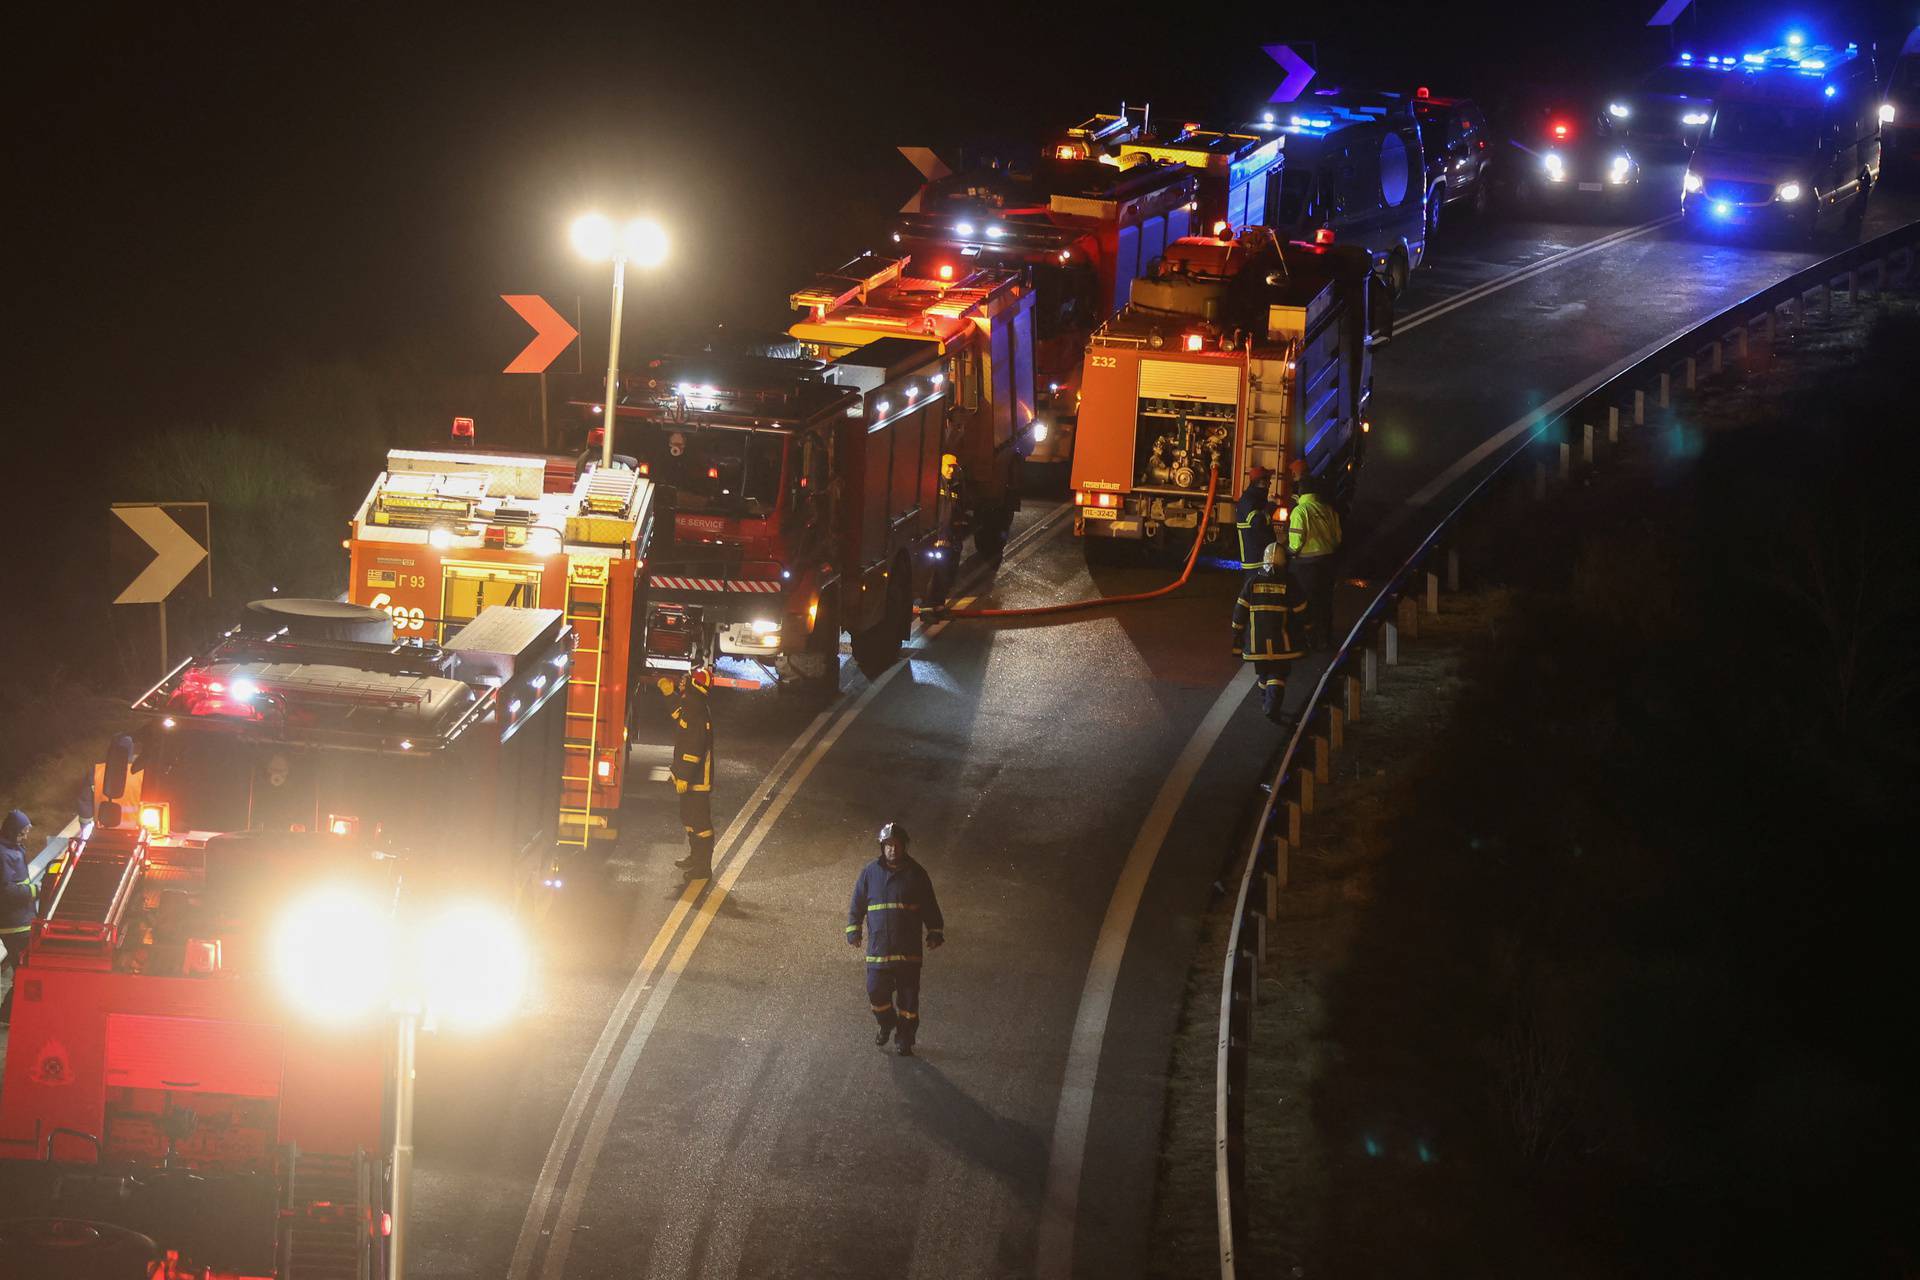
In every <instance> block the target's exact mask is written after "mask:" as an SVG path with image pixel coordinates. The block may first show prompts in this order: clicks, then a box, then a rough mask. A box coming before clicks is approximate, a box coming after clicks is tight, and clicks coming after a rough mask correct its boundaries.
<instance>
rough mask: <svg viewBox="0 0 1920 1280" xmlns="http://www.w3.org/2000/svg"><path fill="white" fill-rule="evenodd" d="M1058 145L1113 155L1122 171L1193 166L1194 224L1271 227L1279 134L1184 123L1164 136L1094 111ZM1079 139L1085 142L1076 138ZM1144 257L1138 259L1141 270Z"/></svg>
mask: <svg viewBox="0 0 1920 1280" xmlns="http://www.w3.org/2000/svg"><path fill="white" fill-rule="evenodd" d="M1068 138H1069V141H1068V142H1066V143H1062V144H1057V145H1058V146H1059V147H1061V148H1062V149H1064V148H1067V147H1075V146H1077V147H1084V148H1086V149H1088V150H1092V149H1094V148H1096V147H1101V146H1104V147H1105V151H1104V152H1101V151H1097V150H1095V151H1093V153H1094V154H1095V155H1099V154H1106V155H1110V156H1112V157H1114V159H1115V160H1116V161H1117V162H1118V163H1119V165H1120V167H1121V168H1122V169H1130V168H1132V167H1133V166H1135V165H1137V164H1140V163H1141V162H1142V161H1154V160H1157V161H1168V162H1172V163H1174V164H1183V165H1186V166H1187V167H1188V168H1190V169H1192V170H1194V173H1195V176H1196V178H1197V180H1198V188H1197V191H1196V194H1195V209H1194V228H1195V230H1197V231H1212V230H1215V229H1216V228H1217V227H1218V226H1219V225H1220V224H1221V223H1225V224H1226V225H1227V226H1229V227H1232V228H1233V229H1234V230H1236V231H1240V230H1244V229H1246V228H1247V227H1263V226H1269V225H1271V218H1270V216H1269V214H1270V208H1271V203H1272V200H1273V197H1274V195H1275V188H1276V187H1277V186H1278V182H1277V179H1278V178H1279V176H1280V173H1281V161H1282V159H1283V158H1284V155H1283V153H1282V151H1281V147H1282V145H1283V140H1282V139H1281V138H1280V137H1272V136H1269V137H1263V136H1261V135H1259V134H1254V133H1232V132H1224V131H1221V130H1216V129H1206V128H1202V127H1201V126H1200V125H1198V124H1195V123H1192V122H1190V121H1189V122H1186V123H1183V124H1180V125H1179V126H1178V127H1176V128H1174V129H1173V130H1171V131H1169V132H1166V133H1164V134H1161V133H1155V132H1152V131H1150V130H1148V129H1147V128H1146V126H1145V125H1144V123H1142V124H1141V125H1139V126H1135V125H1133V124H1132V121H1131V119H1130V117H1128V116H1126V115H1124V114H1123V115H1119V116H1109V115H1097V116H1094V117H1093V118H1092V119H1091V120H1088V121H1087V122H1086V123H1084V124H1081V125H1078V126H1076V127H1075V128H1073V129H1070V130H1068ZM1081 139H1084V141H1079V140H1081ZM1148 265H1149V264H1148V261H1147V260H1145V259H1142V261H1141V264H1140V266H1141V272H1142V274H1145V272H1146V269H1147V266H1148Z"/></svg>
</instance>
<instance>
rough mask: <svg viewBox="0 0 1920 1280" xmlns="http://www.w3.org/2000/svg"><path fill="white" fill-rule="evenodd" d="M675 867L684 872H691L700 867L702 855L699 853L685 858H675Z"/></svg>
mask: <svg viewBox="0 0 1920 1280" xmlns="http://www.w3.org/2000/svg"><path fill="white" fill-rule="evenodd" d="M673 865H674V866H676V867H678V868H680V869H681V870H682V871H689V870H691V869H692V868H694V867H697V866H699V865H700V855H699V854H697V853H690V854H688V855H687V856H686V857H684V858H675V859H674V860H673Z"/></svg>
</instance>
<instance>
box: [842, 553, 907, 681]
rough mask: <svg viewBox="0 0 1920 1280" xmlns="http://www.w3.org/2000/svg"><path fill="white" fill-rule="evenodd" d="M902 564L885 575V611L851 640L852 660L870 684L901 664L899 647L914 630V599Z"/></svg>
mask: <svg viewBox="0 0 1920 1280" xmlns="http://www.w3.org/2000/svg"><path fill="white" fill-rule="evenodd" d="M908 577H909V572H908V569H907V566H906V564H905V563H904V562H901V563H897V564H895V565H894V566H893V570H892V572H890V573H889V574H888V575H887V606H886V611H885V612H884V613H882V614H881V615H880V620H879V621H877V622H875V623H874V624H873V625H872V626H871V627H868V628H867V629H866V630H865V631H857V632H855V633H854V636H853V660H854V661H855V662H857V663H859V664H860V670H861V673H862V674H864V675H865V676H866V677H867V679H869V680H878V679H879V678H880V677H881V676H882V675H883V674H885V673H886V670H887V668H889V667H891V666H892V665H893V664H894V663H896V662H898V661H899V660H900V646H901V645H902V644H905V643H906V639H907V632H908V631H910V630H912V628H913V595H912V586H911V584H910V583H909V581H908Z"/></svg>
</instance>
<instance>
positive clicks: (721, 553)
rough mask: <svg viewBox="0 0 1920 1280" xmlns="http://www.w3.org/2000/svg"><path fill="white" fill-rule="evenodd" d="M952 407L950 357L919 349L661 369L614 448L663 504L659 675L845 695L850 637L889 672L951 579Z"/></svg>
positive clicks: (591, 416)
mask: <svg viewBox="0 0 1920 1280" xmlns="http://www.w3.org/2000/svg"><path fill="white" fill-rule="evenodd" d="M951 392H952V388H951V387H950V386H949V384H948V375H947V371H946V365H945V361H944V359H943V358H942V356H941V355H940V352H939V350H938V349H937V347H936V345H935V344H932V343H928V342H926V341H924V340H922V339H919V338H906V337H885V338H880V339H878V340H877V341H874V342H871V343H868V344H867V345H865V346H862V347H859V348H857V349H855V350H853V351H850V352H848V353H847V354H845V355H842V356H840V357H839V358H838V359H835V360H833V361H830V362H828V363H826V364H822V363H820V362H818V361H811V360H779V359H755V358H746V357H742V358H726V357H660V358H657V359H653V360H648V361H645V362H644V363H643V364H642V366H641V368H640V370H639V371H638V372H636V373H634V374H632V375H630V376H623V377H622V379H621V385H620V400H619V404H618V405H617V406H616V413H617V416H618V423H617V427H616V431H615V435H614V441H615V444H614V448H615V449H616V450H617V452H618V453H619V454H621V455H623V456H626V457H629V458H630V459H631V460H632V463H633V466H634V467H635V469H636V470H637V471H638V472H639V474H641V475H642V476H645V477H647V478H649V479H651V480H653V481H654V482H655V483H656V484H657V485H658V486H659V493H660V498H661V511H662V514H661V517H660V521H659V525H660V531H659V533H658V534H657V535H656V539H655V543H656V545H655V550H654V552H653V554H652V555H651V556H650V557H649V559H648V563H647V600H648V611H647V619H646V660H647V662H648V663H649V664H652V665H655V666H660V665H667V664H672V663H676V662H677V663H679V664H680V665H682V666H684V665H685V663H686V662H687V661H688V660H689V659H690V658H692V659H702V660H703V659H706V658H710V657H713V656H716V655H728V656H733V657H738V658H743V659H749V660H752V661H756V662H759V663H761V664H763V665H765V666H767V667H770V668H771V669H772V670H774V671H775V672H776V674H778V675H779V676H780V677H782V678H783V679H784V678H793V679H799V680H803V681H809V682H820V683H828V682H833V683H837V681H838V678H839V650H840V634H841V632H842V631H843V630H844V631H845V632H847V633H848V634H849V635H850V636H851V637H852V640H853V655H854V658H855V660H856V661H857V662H858V663H859V664H860V666H861V668H862V669H863V670H865V671H867V672H868V673H869V674H877V673H878V672H880V671H882V670H884V669H886V667H888V666H890V665H891V664H892V663H893V662H894V660H895V659H896V658H897V657H898V656H899V651H900V645H901V644H902V643H903V642H904V641H905V640H906V638H907V632H908V629H909V627H910V626H911V625H912V621H913V605H914V602H915V601H916V600H917V599H920V598H923V597H924V596H925V595H926V593H927V592H928V590H929V589H930V587H931V584H932V582H933V580H934V574H935V570H936V569H937V568H938V567H939V565H938V562H937V561H936V560H935V559H934V552H935V551H936V550H938V548H937V547H936V546H935V543H936V541H937V537H938V533H939V527H940V518H941V506H940V503H941V498H940V458H941V453H942V449H943V443H944V432H945V425H946V408H945V405H946V400H947V398H948V396H949V395H950V394H951ZM575 409H576V411H577V412H578V413H579V414H580V415H581V417H582V419H583V420H584V421H587V422H593V421H595V420H596V419H597V418H598V417H599V416H600V413H601V406H599V405H594V404H577V405H576V406H575ZM669 510H670V511H671V516H670V517H669V515H668V514H667V512H668V511H669Z"/></svg>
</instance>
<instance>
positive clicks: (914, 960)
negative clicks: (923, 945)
mask: <svg viewBox="0 0 1920 1280" xmlns="http://www.w3.org/2000/svg"><path fill="white" fill-rule="evenodd" d="M920 959H921V958H920V957H919V956H868V957H867V963H868V964H902V963H906V964H919V963H920Z"/></svg>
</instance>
